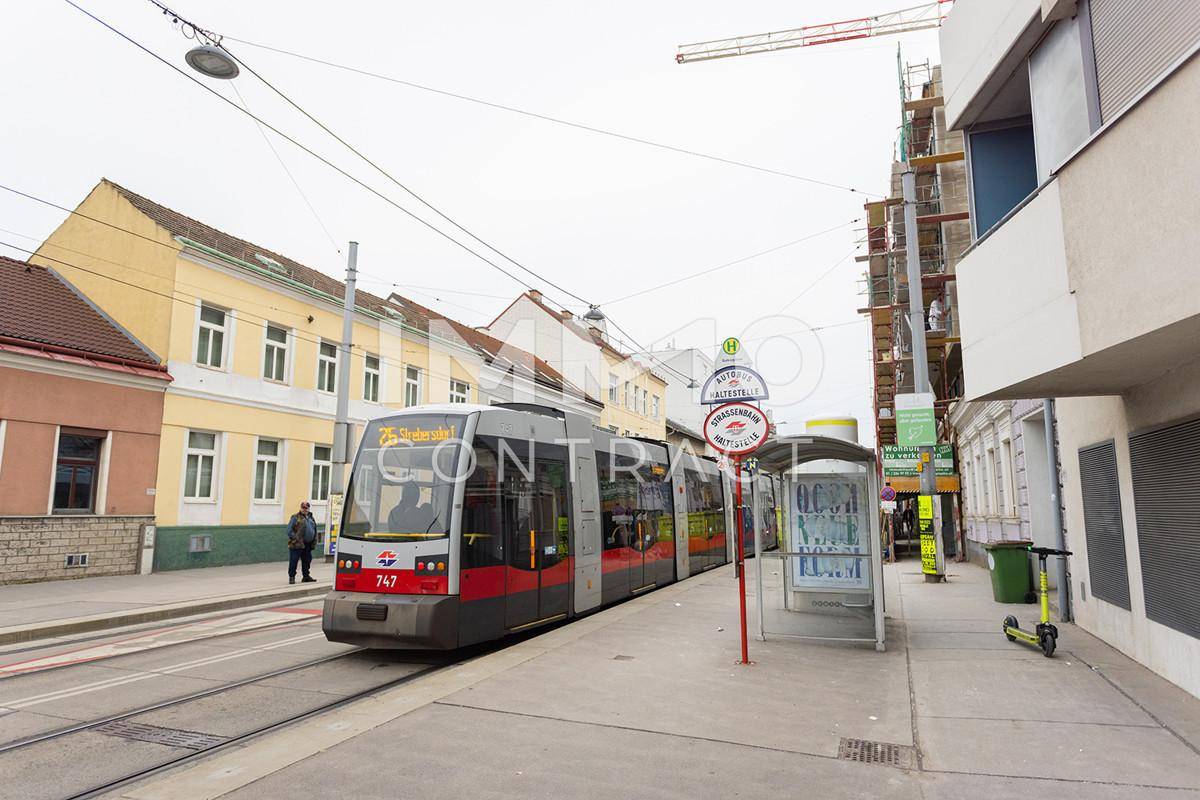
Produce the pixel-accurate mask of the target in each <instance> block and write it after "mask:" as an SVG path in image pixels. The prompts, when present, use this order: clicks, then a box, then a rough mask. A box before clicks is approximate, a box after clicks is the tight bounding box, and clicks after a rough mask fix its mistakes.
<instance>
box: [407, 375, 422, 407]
mask: <svg viewBox="0 0 1200 800" xmlns="http://www.w3.org/2000/svg"><path fill="white" fill-rule="evenodd" d="M404 405H405V406H419V405H421V370H420V369H418V368H417V367H405V368H404Z"/></svg>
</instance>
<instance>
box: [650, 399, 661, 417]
mask: <svg viewBox="0 0 1200 800" xmlns="http://www.w3.org/2000/svg"><path fill="white" fill-rule="evenodd" d="M658 413H659V412H658V395H654V396H653V397H652V398H650V414H651V416H653V417H654V418H655V419H658Z"/></svg>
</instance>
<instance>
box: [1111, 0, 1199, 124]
mask: <svg viewBox="0 0 1200 800" xmlns="http://www.w3.org/2000/svg"><path fill="white" fill-rule="evenodd" d="M1090 10H1091V16H1092V43H1093V49H1094V51H1095V55H1096V85H1097V88H1098V90H1099V94H1100V117H1101V119H1102V120H1103V121H1104V122H1108V121H1109V120H1110V119H1112V118H1113V117H1114V116H1116V115H1117V114H1118V113H1119V112H1120V111H1121V109H1123V108H1125V106H1127V105H1129V103H1130V102H1131V101H1132V100H1133V99H1134V98H1135V97H1137V95H1138V94H1139V93H1141V91H1142V90H1143V89H1145V88H1146V87H1147V86H1149V85H1150V84H1151V83H1153V82H1154V80H1155V79H1156V78H1157V77H1158V76H1159V75H1161V74H1162V73H1163V71H1164V70H1166V69H1167V68H1168V67H1170V66H1171V64H1173V63H1174V62H1175V61H1177V60H1178V59H1180V58H1182V57H1183V56H1184V55H1185V54H1186V53H1187V52H1188V51H1189V50H1191V49H1192V48H1193V47H1194V46H1195V45H1196V43H1197V42H1200V14H1198V13H1196V4H1195V2H1194V0H1171V2H1163V1H1162V0H1091V6H1090Z"/></svg>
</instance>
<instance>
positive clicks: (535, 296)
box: [526, 289, 542, 303]
mask: <svg viewBox="0 0 1200 800" xmlns="http://www.w3.org/2000/svg"><path fill="white" fill-rule="evenodd" d="M526 294H528V295H529V299H531V300H536V301H538V302H539V303H540V302H542V293H541V292H539V291H538V290H537V289H530V290H529V291H528V292H526Z"/></svg>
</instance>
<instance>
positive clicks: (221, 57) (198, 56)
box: [183, 44, 239, 81]
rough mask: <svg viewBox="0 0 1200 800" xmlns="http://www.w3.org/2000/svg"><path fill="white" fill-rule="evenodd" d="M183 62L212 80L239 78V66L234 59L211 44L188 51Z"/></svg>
mask: <svg viewBox="0 0 1200 800" xmlns="http://www.w3.org/2000/svg"><path fill="white" fill-rule="evenodd" d="M183 60H184V61H186V62H187V63H188V66H189V67H191V68H192V69H194V70H196V72H199V73H200V74H201V75H207V76H208V77H210V78H218V79H220V80H223V81H227V80H229V79H230V78H236V77H237V76H238V72H239V70H238V65H237V62H236V61H234V60H233V57H232V56H230V55H229V53H226V52H225V51H224V50H223V49H221V48H220V47H214V46H213V45H211V44H205V45H200V46H199V47H193V48H192V49H191V50H189V51H187V55H185V56H184V57H183Z"/></svg>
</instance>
